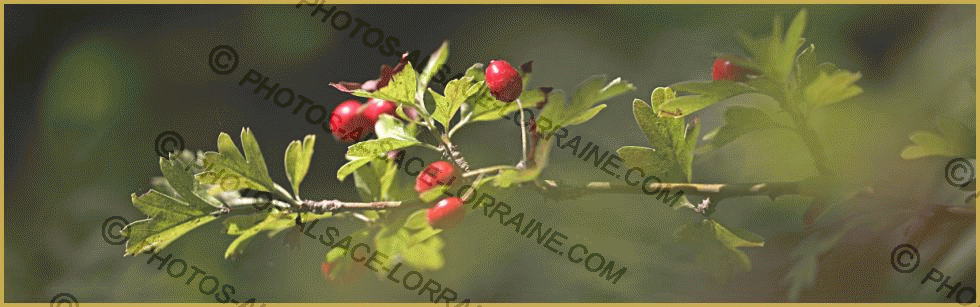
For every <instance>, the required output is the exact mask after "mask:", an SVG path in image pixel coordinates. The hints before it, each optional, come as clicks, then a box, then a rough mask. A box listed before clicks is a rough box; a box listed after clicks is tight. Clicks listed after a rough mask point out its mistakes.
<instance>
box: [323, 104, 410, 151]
mask: <svg viewBox="0 0 980 307" xmlns="http://www.w3.org/2000/svg"><path fill="white" fill-rule="evenodd" d="M397 107H398V106H397V105H396V104H395V103H394V102H391V101H387V100H381V99H377V98H371V99H369V100H368V102H367V103H366V104H364V105H361V103H360V102H358V101H357V100H354V99H351V100H347V101H344V102H342V103H340V104H339V105H337V107H336V108H334V109H333V114H331V115H330V132H331V133H332V134H333V137H334V138H335V139H337V140H339V141H342V142H347V143H353V142H357V141H359V140H360V138H361V136H362V135H367V134H370V133H371V132H374V123H376V122H378V118H379V117H381V114H388V115H391V116H396V117H397V116H398V115H396V113H395V108H397ZM403 110H404V111H405V115H407V116H412V117H413V116H414V115H415V112H414V111H415V110H414V109H411V108H404V109H403Z"/></svg>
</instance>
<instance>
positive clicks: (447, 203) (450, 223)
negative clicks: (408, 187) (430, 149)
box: [415, 161, 466, 229]
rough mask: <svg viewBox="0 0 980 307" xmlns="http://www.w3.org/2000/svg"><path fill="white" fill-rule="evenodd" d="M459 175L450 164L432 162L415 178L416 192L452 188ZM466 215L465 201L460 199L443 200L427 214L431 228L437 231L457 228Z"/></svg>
mask: <svg viewBox="0 0 980 307" xmlns="http://www.w3.org/2000/svg"><path fill="white" fill-rule="evenodd" d="M459 175H460V174H459V171H458V170H457V169H456V168H455V167H454V166H453V165H452V164H450V163H449V162H446V161H436V162H432V163H431V164H429V166H428V167H426V168H425V170H423V171H422V172H421V173H419V175H418V177H417V178H415V191H416V192H418V193H419V194H422V193H425V192H426V191H428V190H431V189H432V188H435V187H437V186H448V187H451V186H453V183H454V182H456V177H458V176H459ZM465 215H466V211H465V210H464V209H463V201H462V200H461V199H460V198H459V197H449V198H443V199H442V200H440V201H439V202H437V203H436V205H435V206H433V207H432V208H429V210H427V211H426V212H425V217H426V220H428V221H429V226H432V228H436V229H448V228H453V227H456V225H459V223H460V222H462V221H463V217H465Z"/></svg>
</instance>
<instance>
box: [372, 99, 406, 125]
mask: <svg viewBox="0 0 980 307" xmlns="http://www.w3.org/2000/svg"><path fill="white" fill-rule="evenodd" d="M396 107H398V106H397V105H396V104H395V103H394V102H391V101H387V100H381V99H377V98H371V99H368V102H367V106H366V107H364V118H367V120H368V121H370V123H371V128H374V123H377V122H378V118H379V117H381V114H388V115H391V116H397V115H395V108H396Z"/></svg>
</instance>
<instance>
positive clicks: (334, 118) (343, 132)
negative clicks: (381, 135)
mask: <svg viewBox="0 0 980 307" xmlns="http://www.w3.org/2000/svg"><path fill="white" fill-rule="evenodd" d="M360 107H361V103H360V102H357V100H348V101H344V102H343V103H341V104H340V105H337V107H336V108H334V109H333V114H331V115H330V132H331V133H332V134H333V137H334V139H337V140H340V141H343V142H348V143H353V142H356V141H358V140H359V139H360V138H361V136H362V135H365V134H367V133H368V132H370V131H371V130H369V128H373V126H372V125H371V123H370V122H369V121H368V120H367V118H365V117H364V115H363V113H361V112H358V109H359V108H360Z"/></svg>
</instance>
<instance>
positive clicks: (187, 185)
mask: <svg viewBox="0 0 980 307" xmlns="http://www.w3.org/2000/svg"><path fill="white" fill-rule="evenodd" d="M179 161H180V160H179V159H177V158H173V159H164V158H162V157H161V158H160V171H161V172H163V176H164V178H166V184H167V185H169V187H170V188H171V189H173V192H174V193H175V194H171V196H176V197H179V198H180V199H182V200H184V201H186V202H187V204H188V206H190V207H191V208H194V209H197V210H200V211H210V210H214V209H215V208H217V207H221V202H220V201H218V200H217V199H215V198H214V197H213V196H210V195H208V193H207V192H206V191H204V190H203V189H202V188H201V187H200V185H199V184H198V183H197V182H196V181H195V180H194V170H193V169H192V168H187V167H185V166H183V165H182V164H181V162H179ZM188 163H192V162H188ZM185 169H186V170H185ZM157 191H158V192H159V191H161V190H159V189H157Z"/></svg>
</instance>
